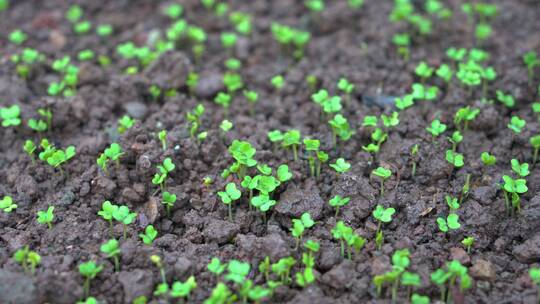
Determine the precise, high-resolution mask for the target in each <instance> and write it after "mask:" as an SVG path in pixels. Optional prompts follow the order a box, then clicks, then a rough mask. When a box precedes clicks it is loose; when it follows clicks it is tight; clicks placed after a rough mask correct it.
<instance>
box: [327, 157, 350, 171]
mask: <svg viewBox="0 0 540 304" xmlns="http://www.w3.org/2000/svg"><path fill="white" fill-rule="evenodd" d="M330 167H332V169H334V170H336V172H337V173H338V174H343V173H345V172H347V171H349V169H350V168H351V164H350V163H348V162H346V161H345V159H344V158H342V157H340V158H338V159H337V160H336V162H335V163H333V164H330Z"/></svg>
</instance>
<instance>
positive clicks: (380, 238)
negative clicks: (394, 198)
mask: <svg viewBox="0 0 540 304" xmlns="http://www.w3.org/2000/svg"><path fill="white" fill-rule="evenodd" d="M394 213H396V209H394V208H391V207H390V208H384V207H383V206H382V205H377V207H376V208H375V210H373V217H374V218H375V219H376V220H377V223H378V224H377V234H376V237H375V243H376V244H377V249H378V250H381V247H382V244H383V242H384V235H383V232H382V223H390V222H391V221H392V215H394Z"/></svg>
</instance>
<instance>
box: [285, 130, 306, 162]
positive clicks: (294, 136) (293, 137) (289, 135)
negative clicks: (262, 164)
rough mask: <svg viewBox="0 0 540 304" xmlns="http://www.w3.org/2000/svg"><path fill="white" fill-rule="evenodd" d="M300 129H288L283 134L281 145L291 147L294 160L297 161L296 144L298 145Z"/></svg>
mask: <svg viewBox="0 0 540 304" xmlns="http://www.w3.org/2000/svg"><path fill="white" fill-rule="evenodd" d="M300 136H301V135H300V131H298V130H289V131H287V132H286V133H285V134H283V141H282V142H281V146H282V147H284V148H289V147H292V150H293V156H294V161H298V145H300Z"/></svg>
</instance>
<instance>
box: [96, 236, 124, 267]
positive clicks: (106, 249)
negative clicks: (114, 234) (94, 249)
mask: <svg viewBox="0 0 540 304" xmlns="http://www.w3.org/2000/svg"><path fill="white" fill-rule="evenodd" d="M99 249H100V251H101V252H103V253H104V254H106V255H107V258H109V259H111V258H112V259H113V261H114V270H115V271H119V270H120V258H119V256H120V245H119V243H118V241H117V240H115V239H111V240H108V241H107V242H106V243H105V244H103V245H101V247H100V248H99Z"/></svg>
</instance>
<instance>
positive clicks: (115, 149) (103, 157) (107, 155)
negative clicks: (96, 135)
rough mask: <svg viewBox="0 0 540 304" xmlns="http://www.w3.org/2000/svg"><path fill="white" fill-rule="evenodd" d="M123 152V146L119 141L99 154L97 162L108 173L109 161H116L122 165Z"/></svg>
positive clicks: (118, 164)
mask: <svg viewBox="0 0 540 304" xmlns="http://www.w3.org/2000/svg"><path fill="white" fill-rule="evenodd" d="M123 154H124V152H122V147H121V146H120V145H119V144H117V143H112V144H111V145H110V146H109V148H107V149H105V151H103V153H101V154H100V155H99V157H98V159H97V161H96V162H97V164H98V166H99V167H100V168H101V170H103V172H105V173H107V164H108V163H109V161H114V162H115V163H116V166H117V167H118V166H120V156H122V155H123Z"/></svg>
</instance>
